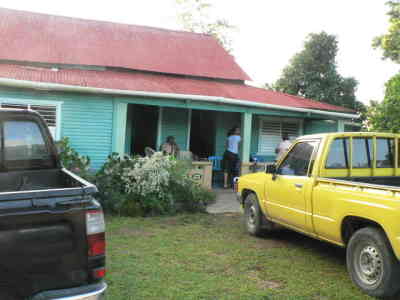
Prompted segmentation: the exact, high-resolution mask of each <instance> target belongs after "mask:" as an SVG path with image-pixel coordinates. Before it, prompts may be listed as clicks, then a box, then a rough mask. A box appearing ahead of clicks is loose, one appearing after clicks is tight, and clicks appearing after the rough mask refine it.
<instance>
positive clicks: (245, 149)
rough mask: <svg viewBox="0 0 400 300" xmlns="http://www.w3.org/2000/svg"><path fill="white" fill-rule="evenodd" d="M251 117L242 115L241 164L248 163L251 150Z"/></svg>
mask: <svg viewBox="0 0 400 300" xmlns="http://www.w3.org/2000/svg"><path fill="white" fill-rule="evenodd" d="M252 119H253V115H252V114H251V113H248V112H245V113H242V162H243V163H248V162H249V161H250V148H251V125H252Z"/></svg>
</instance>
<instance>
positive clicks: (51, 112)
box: [0, 102, 57, 138]
mask: <svg viewBox="0 0 400 300" xmlns="http://www.w3.org/2000/svg"><path fill="white" fill-rule="evenodd" d="M0 105H1V107H2V108H19V109H31V110H34V111H36V112H38V113H39V114H40V115H41V116H42V117H43V119H44V120H45V121H46V124H47V126H48V127H49V130H50V132H51V135H52V136H53V138H57V137H56V133H57V105H47V104H46V105H33V104H32V105H31V104H25V103H11V102H10V103H8V102H3V103H0Z"/></svg>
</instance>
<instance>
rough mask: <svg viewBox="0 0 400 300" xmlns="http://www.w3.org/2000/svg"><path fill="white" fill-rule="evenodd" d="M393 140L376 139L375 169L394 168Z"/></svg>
mask: <svg viewBox="0 0 400 300" xmlns="http://www.w3.org/2000/svg"><path fill="white" fill-rule="evenodd" d="M393 154H394V140H393V139H387V138H377V139H376V167H377V168H393V167H394V163H393V162H394V158H393V157H394V155H393Z"/></svg>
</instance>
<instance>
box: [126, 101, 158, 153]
mask: <svg viewBox="0 0 400 300" xmlns="http://www.w3.org/2000/svg"><path fill="white" fill-rule="evenodd" d="M158 111H159V108H158V107H156V106H148V105H137V104H135V105H129V110H128V119H129V118H130V121H131V128H132V131H131V141H132V142H131V148H130V152H131V154H133V155H145V151H144V150H145V148H146V147H150V148H152V149H154V150H156V147H157V129H158Z"/></svg>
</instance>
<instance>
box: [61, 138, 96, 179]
mask: <svg viewBox="0 0 400 300" xmlns="http://www.w3.org/2000/svg"><path fill="white" fill-rule="evenodd" d="M56 145H57V148H58V155H59V158H60V161H61V163H62V165H63V166H64V168H66V169H68V170H70V171H72V172H74V173H76V174H77V175H79V176H81V177H84V178H90V177H91V176H90V172H89V168H90V158H89V157H88V156H82V155H80V154H79V153H78V152H76V151H75V150H74V149H73V148H72V147H71V146H70V144H69V139H68V138H67V137H64V138H62V139H61V140H60V141H58V142H57V143H56Z"/></svg>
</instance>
